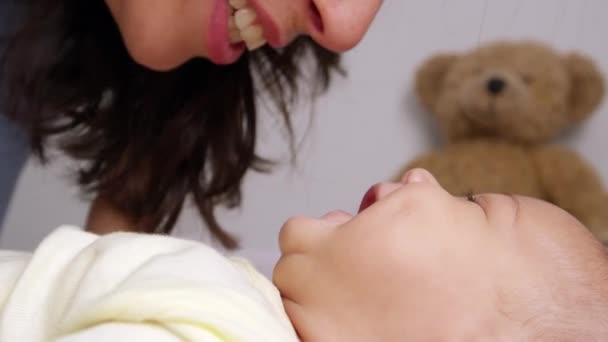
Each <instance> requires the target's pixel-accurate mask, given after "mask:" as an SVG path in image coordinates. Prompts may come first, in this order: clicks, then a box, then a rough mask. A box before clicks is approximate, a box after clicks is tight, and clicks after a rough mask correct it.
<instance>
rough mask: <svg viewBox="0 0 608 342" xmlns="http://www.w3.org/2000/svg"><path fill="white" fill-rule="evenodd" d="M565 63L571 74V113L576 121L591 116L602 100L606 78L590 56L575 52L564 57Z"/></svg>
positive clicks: (573, 120) (571, 116) (571, 117)
mask: <svg viewBox="0 0 608 342" xmlns="http://www.w3.org/2000/svg"><path fill="white" fill-rule="evenodd" d="M564 63H565V65H566V69H567V70H568V73H569V75H570V86H571V90H570V108H569V109H570V113H569V115H570V119H571V120H572V122H575V123H576V122H580V121H582V120H584V119H586V118H587V117H589V116H590V115H591V114H592V113H593V111H594V110H595V109H596V108H597V107H598V106H599V105H600V103H601V102H602V98H603V97H604V91H605V89H604V86H605V85H604V80H603V77H602V74H601V73H600V71H599V70H598V68H597V67H596V65H595V64H594V63H593V61H592V60H591V59H590V58H589V57H586V56H583V55H579V54H576V53H573V54H570V55H568V56H566V57H565V58H564Z"/></svg>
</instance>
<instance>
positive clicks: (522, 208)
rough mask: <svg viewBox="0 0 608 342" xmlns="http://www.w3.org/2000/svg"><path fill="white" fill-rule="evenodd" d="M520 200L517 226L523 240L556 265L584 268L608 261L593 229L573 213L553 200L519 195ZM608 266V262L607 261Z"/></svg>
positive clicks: (531, 248)
mask: <svg viewBox="0 0 608 342" xmlns="http://www.w3.org/2000/svg"><path fill="white" fill-rule="evenodd" d="M515 198H516V199H517V201H518V203H519V210H518V218H517V220H516V221H515V223H514V227H513V228H514V229H515V230H516V232H517V233H518V235H519V238H520V241H521V243H522V244H526V245H527V248H528V250H532V251H534V252H535V253H534V254H538V255H542V256H544V258H543V259H545V261H546V262H547V263H548V265H552V266H553V267H560V268H563V270H564V271H565V270H566V269H572V270H577V269H584V268H586V267H587V266H586V265H589V264H590V263H599V264H601V263H606V250H605V248H604V246H603V245H602V243H601V242H600V241H599V240H598V239H596V238H595V236H594V235H593V234H592V233H591V231H590V230H589V229H588V228H587V227H585V226H584V225H583V224H582V223H581V222H580V221H579V220H577V219H576V218H575V217H574V216H572V215H571V214H570V213H568V212H567V211H565V210H564V209H562V208H559V207H557V206H555V205H553V204H551V203H548V202H545V201H542V200H538V199H535V198H530V197H525V196H515ZM607 267H608V265H607Z"/></svg>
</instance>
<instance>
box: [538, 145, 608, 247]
mask: <svg viewBox="0 0 608 342" xmlns="http://www.w3.org/2000/svg"><path fill="white" fill-rule="evenodd" d="M533 157H534V160H535V163H536V167H537V170H538V176H539V181H540V182H541V184H542V186H543V190H544V192H545V193H546V195H547V198H548V199H549V200H550V201H551V202H553V203H554V204H556V205H558V206H560V207H561V208H563V209H565V210H567V211H569V212H570V213H571V214H572V215H574V216H575V217H576V218H578V219H579V220H580V221H581V222H582V223H583V224H585V225H586V226H587V227H588V228H589V229H590V230H591V231H592V232H593V233H594V234H596V236H597V237H598V238H600V239H601V240H602V241H608V194H607V193H606V190H605V188H604V184H603V183H602V180H601V179H600V177H599V175H598V174H597V173H596V172H595V170H594V169H593V167H592V166H591V165H590V164H589V163H587V162H586V161H585V160H583V158H581V157H580V156H579V155H578V154H577V153H576V152H574V151H571V150H568V149H565V148H561V147H558V146H547V147H542V148H538V149H536V150H535V151H534V153H533Z"/></svg>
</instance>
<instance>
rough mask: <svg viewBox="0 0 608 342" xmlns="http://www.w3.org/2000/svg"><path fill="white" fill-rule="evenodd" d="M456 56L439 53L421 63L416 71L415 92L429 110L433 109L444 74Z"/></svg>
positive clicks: (439, 92) (439, 93)
mask: <svg viewBox="0 0 608 342" xmlns="http://www.w3.org/2000/svg"><path fill="white" fill-rule="evenodd" d="M457 58H458V56H456V55H448V54H441V55H437V56H435V57H431V58H430V59H428V60H427V61H425V62H424V64H422V66H421V67H420V68H419V69H418V71H417V73H416V93H417V95H418V97H419V98H420V100H421V101H422V104H423V105H424V106H425V107H426V108H427V110H429V111H433V109H434V108H435V103H436V102H437V99H438V97H439V96H440V95H441V88H442V85H443V81H444V79H445V76H446V74H447V72H448V70H449V69H450V67H451V66H452V65H453V64H454V62H455V61H456V59H457Z"/></svg>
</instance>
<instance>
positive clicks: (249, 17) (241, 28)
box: [228, 0, 266, 50]
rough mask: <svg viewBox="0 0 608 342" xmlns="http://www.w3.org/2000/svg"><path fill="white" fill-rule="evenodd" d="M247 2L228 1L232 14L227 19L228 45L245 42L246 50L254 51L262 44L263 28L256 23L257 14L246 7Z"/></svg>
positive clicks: (264, 41) (263, 40)
mask: <svg viewBox="0 0 608 342" xmlns="http://www.w3.org/2000/svg"><path fill="white" fill-rule="evenodd" d="M247 1H248V0H228V3H229V4H230V7H231V8H232V14H231V15H230V17H229V19H228V32H229V34H230V43H232V44H237V43H240V42H245V45H246V46H247V49H249V50H255V49H257V48H259V47H261V46H263V45H264V44H266V40H265V39H264V28H263V27H262V25H260V24H258V23H257V17H258V16H257V13H256V12H255V10H254V9H253V8H252V7H250V6H248V3H247Z"/></svg>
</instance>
